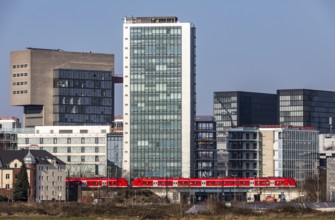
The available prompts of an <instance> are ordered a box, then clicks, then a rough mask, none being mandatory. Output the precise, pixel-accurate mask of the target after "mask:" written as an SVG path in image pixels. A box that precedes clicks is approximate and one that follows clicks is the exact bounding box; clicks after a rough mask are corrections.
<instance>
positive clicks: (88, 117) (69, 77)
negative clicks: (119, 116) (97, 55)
mask: <svg viewBox="0 0 335 220" xmlns="http://www.w3.org/2000/svg"><path fill="white" fill-rule="evenodd" d="M113 91H114V84H113V77H112V72H108V71H90V70H75V69H58V70H55V71H54V96H53V99H54V101H53V103H54V104H53V114H54V125H104V124H105V125H107V124H111V123H112V121H113V117H114V99H113V97H114V94H113Z"/></svg>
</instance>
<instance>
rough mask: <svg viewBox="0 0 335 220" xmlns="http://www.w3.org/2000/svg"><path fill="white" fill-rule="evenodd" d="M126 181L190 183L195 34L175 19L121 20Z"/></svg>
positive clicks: (193, 30) (190, 26)
mask: <svg viewBox="0 0 335 220" xmlns="http://www.w3.org/2000/svg"><path fill="white" fill-rule="evenodd" d="M123 33H124V34H123V35H124V36H123V45H124V48H123V50H124V53H123V65H124V66H123V73H124V84H123V86H124V87H123V93H124V94H123V95H124V97H123V100H124V106H123V111H124V113H123V114H124V115H123V117H124V139H123V141H124V145H123V146H124V148H123V169H124V175H129V176H130V177H131V178H134V177H181V176H182V177H190V176H191V175H192V174H191V170H193V169H192V168H193V165H192V160H191V158H192V155H191V154H192V150H191V148H192V147H193V146H194V140H193V130H194V117H195V28H194V26H193V24H191V23H188V22H178V19H177V18H176V17H136V18H134V17H132V18H125V21H124V25H123Z"/></svg>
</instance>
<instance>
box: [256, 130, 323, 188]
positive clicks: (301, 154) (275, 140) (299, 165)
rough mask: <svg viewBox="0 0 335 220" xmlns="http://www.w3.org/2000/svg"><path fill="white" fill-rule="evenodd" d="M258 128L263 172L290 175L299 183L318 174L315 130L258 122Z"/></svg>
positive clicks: (280, 175) (282, 175) (317, 140)
mask: <svg viewBox="0 0 335 220" xmlns="http://www.w3.org/2000/svg"><path fill="white" fill-rule="evenodd" d="M259 131H260V133H261V137H262V151H263V152H262V155H263V168H262V170H263V176H275V177H292V178H294V179H295V180H296V181H297V183H298V184H301V183H303V182H304V181H305V180H306V179H307V178H309V177H313V176H315V175H316V174H318V167H319V158H318V153H319V138H318V134H319V132H318V131H317V130H315V129H314V128H310V127H289V126H261V128H260V129H259ZM300 186H301V185H300Z"/></svg>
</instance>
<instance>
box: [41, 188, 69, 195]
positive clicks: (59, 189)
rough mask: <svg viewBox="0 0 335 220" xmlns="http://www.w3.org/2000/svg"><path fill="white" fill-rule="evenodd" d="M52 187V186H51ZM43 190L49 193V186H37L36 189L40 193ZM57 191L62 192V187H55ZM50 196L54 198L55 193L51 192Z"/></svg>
mask: <svg viewBox="0 0 335 220" xmlns="http://www.w3.org/2000/svg"><path fill="white" fill-rule="evenodd" d="M53 187H54V186H53ZM44 188H45V190H46V191H49V186H45V187H44V186H39V187H38V189H39V190H40V191H44ZM57 189H58V191H62V190H63V187H62V186H58V187H57ZM52 195H53V196H54V195H55V191H52Z"/></svg>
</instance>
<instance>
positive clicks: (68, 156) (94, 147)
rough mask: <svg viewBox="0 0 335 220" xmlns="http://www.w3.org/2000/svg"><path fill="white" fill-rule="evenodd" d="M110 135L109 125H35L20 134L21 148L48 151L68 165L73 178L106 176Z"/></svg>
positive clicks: (19, 142) (19, 146) (19, 143)
mask: <svg viewBox="0 0 335 220" xmlns="http://www.w3.org/2000/svg"><path fill="white" fill-rule="evenodd" d="M109 133H110V126H36V127H35V130H34V131H33V132H30V133H29V132H24V133H19V134H18V148H19V149H27V148H28V149H41V150H46V151H48V152H49V153H51V154H52V155H54V156H56V157H57V158H59V159H60V160H62V161H64V162H65V163H66V168H67V169H68V170H69V172H70V176H71V177H97V176H99V177H106V176H111V174H109V173H107V171H108V165H110V163H108V158H107V155H108V152H107V134H109ZM109 170H110V169H109Z"/></svg>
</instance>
